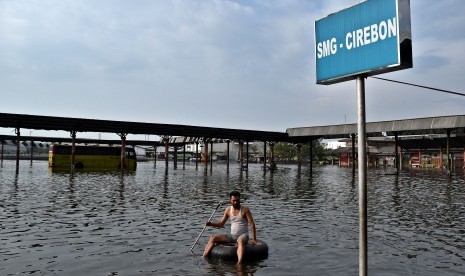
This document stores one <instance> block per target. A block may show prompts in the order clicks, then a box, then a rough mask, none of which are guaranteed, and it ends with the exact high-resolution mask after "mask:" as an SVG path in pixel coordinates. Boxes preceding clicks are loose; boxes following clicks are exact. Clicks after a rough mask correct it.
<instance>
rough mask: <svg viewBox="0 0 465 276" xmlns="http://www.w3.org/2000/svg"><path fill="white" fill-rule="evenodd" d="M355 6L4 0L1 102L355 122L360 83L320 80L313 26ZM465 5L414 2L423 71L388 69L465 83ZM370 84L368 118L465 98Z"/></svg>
mask: <svg viewBox="0 0 465 276" xmlns="http://www.w3.org/2000/svg"><path fill="white" fill-rule="evenodd" d="M358 2H359V1H353V0H343V1H304V0H293V1H264V0H254V1H244V0H237V1H233V0H192V1H181V0H172V1H168V0H166V1H151V0H150V1H149V0H144V1H122V0H121V1H116V0H111V1H110V0H102V1H92V0H81V1H60V0H43V1H32V0H16V1H1V2H0V82H1V83H2V90H3V91H5V92H4V95H3V98H2V103H0V108H1V109H2V112H11V113H30V114H44V115H52V116H73V117H84V118H99V119H114V120H130V121H139V120H140V121H147V122H159V123H178V124H191V125H207V126H221V127H231V128H247V129H260V130H269V129H272V130H278V131H284V130H285V128H287V127H296V126H308V125H325V124H339V123H344V121H346V122H355V121H356V108H357V107H356V98H355V96H356V95H355V83H354V82H347V83H342V84H337V85H332V86H320V85H316V84H315V64H314V49H313V47H314V45H313V44H314V38H313V36H314V34H313V25H314V21H315V20H317V19H319V18H321V17H323V16H326V15H327V14H329V13H332V12H337V11H339V10H341V9H343V8H346V7H349V6H352V5H354V4H356V3H358ZM464 6H465V2H463V1H461V0H448V1H433V0H428V1H421V2H420V1H411V10H412V35H413V47H414V68H413V69H409V70H404V71H400V72H396V73H391V74H387V75H386V76H384V77H386V78H397V79H399V80H403V81H408V82H414V83H419V84H424V85H429V86H434V87H439V88H445V89H457V90H461V89H462V90H463V87H464V79H463V77H462V74H461V72H463V71H464V69H465V68H464V64H465V57H464V55H463V53H462V52H463V48H464V47H465V45H464V44H465V32H464V31H463V26H464V25H465V18H464V17H463V16H462V15H461V14H460V12H461V11H462V10H463V8H464ZM367 89H370V90H367V103H368V104H369V106H368V108H367V109H368V114H367V119H368V120H370V121H374V120H388V119H400V118H407V117H420V116H436V115H442V114H446V113H447V114H450V113H463V108H462V106H461V103H462V99H459V100H457V98H453V97H452V98H451V97H449V96H444V95H437V94H434V93H423V92H419V91H418V89H413V88H410V87H405V86H401V85H397V84H391V83H384V82H382V81H379V80H368V82H367ZM2 93H3V92H2ZM17 95H21V96H22V97H24V98H25V99H34V100H31V101H18V100H17ZM439 99H440V100H439Z"/></svg>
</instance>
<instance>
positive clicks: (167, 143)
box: [165, 136, 170, 172]
mask: <svg viewBox="0 0 465 276" xmlns="http://www.w3.org/2000/svg"><path fill="white" fill-rule="evenodd" d="M169 140H170V139H169V137H168V136H165V172H168V161H169V160H168V159H169V157H170V145H169Z"/></svg>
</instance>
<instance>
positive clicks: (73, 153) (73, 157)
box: [70, 130, 77, 172]
mask: <svg viewBox="0 0 465 276" xmlns="http://www.w3.org/2000/svg"><path fill="white" fill-rule="evenodd" d="M76 133H77V131H75V130H71V133H70V135H71V171H72V172H74V169H75V163H76Z"/></svg>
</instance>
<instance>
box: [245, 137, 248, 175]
mask: <svg viewBox="0 0 465 276" xmlns="http://www.w3.org/2000/svg"><path fill="white" fill-rule="evenodd" d="M245 152H246V159H245V165H246V166H247V170H249V141H247V144H246V147H245Z"/></svg>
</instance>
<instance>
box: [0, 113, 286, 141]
mask: <svg viewBox="0 0 465 276" xmlns="http://www.w3.org/2000/svg"><path fill="white" fill-rule="evenodd" d="M0 127H11V128H25V129H39V130H57V131H58V130H64V131H77V132H107V133H117V134H119V133H126V134H150V135H157V136H187V137H201V138H219V139H231V140H243V141H287V137H288V135H287V133H285V132H272V131H256V130H242V129H227V128H213V127H200V126H188V125H172V124H155V123H140V122H126V121H111V120H94V119H78V118H67V117H51V116H40V115H26V114H11V113H0Z"/></svg>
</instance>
